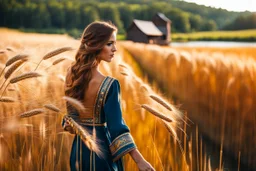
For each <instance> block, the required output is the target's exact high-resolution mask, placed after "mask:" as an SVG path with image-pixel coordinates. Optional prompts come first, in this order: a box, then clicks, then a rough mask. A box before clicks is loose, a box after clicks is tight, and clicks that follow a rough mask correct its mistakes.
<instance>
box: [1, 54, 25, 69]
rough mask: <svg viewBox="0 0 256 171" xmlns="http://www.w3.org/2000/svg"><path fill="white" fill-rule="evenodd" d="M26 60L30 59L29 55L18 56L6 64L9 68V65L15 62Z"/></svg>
mask: <svg viewBox="0 0 256 171" xmlns="http://www.w3.org/2000/svg"><path fill="white" fill-rule="evenodd" d="M25 59H28V55H27V54H19V55H16V56H14V57H12V58H10V59H8V61H7V62H6V63H5V66H9V65H11V64H13V63H14V62H16V61H18V60H25Z"/></svg>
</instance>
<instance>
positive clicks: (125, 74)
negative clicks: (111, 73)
mask: <svg viewBox="0 0 256 171" xmlns="http://www.w3.org/2000/svg"><path fill="white" fill-rule="evenodd" d="M120 73H121V74H122V75H124V76H129V74H128V73H127V72H123V71H121V72H120Z"/></svg>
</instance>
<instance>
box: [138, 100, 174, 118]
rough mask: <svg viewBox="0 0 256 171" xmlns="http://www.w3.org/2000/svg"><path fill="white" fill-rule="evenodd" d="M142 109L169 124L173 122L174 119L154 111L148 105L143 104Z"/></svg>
mask: <svg viewBox="0 0 256 171" xmlns="http://www.w3.org/2000/svg"><path fill="white" fill-rule="evenodd" d="M141 107H142V108H144V109H146V110H147V111H148V112H150V113H152V114H153V115H155V116H156V117H158V118H160V119H163V120H165V121H167V122H172V119H171V118H169V117H168V116H165V115H164V114H162V113H160V112H158V111H156V110H154V109H153V108H151V107H149V106H148V105H147V104H143V105H141Z"/></svg>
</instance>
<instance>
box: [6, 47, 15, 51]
mask: <svg viewBox="0 0 256 171" xmlns="http://www.w3.org/2000/svg"><path fill="white" fill-rule="evenodd" d="M6 50H8V51H11V52H15V50H14V48H13V47H6Z"/></svg>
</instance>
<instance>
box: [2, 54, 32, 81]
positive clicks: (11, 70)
mask: <svg viewBox="0 0 256 171" xmlns="http://www.w3.org/2000/svg"><path fill="white" fill-rule="evenodd" d="M27 60H28V59H24V60H21V61H18V62H16V63H14V64H13V65H12V66H11V67H10V68H9V69H8V70H7V71H6V73H5V74H4V77H5V79H8V78H9V77H10V76H11V75H12V73H13V72H14V71H15V70H16V69H17V68H19V66H21V65H22V64H23V63H24V62H26V61H27Z"/></svg>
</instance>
